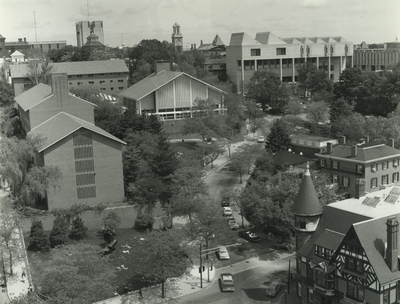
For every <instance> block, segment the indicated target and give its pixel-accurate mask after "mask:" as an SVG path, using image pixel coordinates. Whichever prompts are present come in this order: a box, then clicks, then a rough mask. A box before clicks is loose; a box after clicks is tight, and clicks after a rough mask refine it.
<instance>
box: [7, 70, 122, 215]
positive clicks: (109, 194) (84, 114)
mask: <svg viewBox="0 0 400 304" xmlns="http://www.w3.org/2000/svg"><path fill="white" fill-rule="evenodd" d="M51 82H52V84H51V86H49V85H45V84H38V85H36V86H35V87H33V88H31V89H30V90H28V91H26V92H24V93H22V94H20V95H19V96H17V97H16V98H15V101H16V103H17V105H18V111H19V115H20V118H21V124H22V127H23V129H24V130H25V131H26V132H27V134H28V136H40V137H42V138H43V141H42V142H41V144H40V146H38V147H37V153H36V155H35V158H34V163H35V164H36V165H37V166H43V165H46V166H56V167H58V168H59V169H60V171H61V173H62V178H61V180H60V181H59V183H58V186H56V187H50V188H48V189H47V193H46V197H45V198H44V199H43V200H38V201H37V202H36V203H37V204H38V205H39V206H40V207H42V208H45V209H49V210H53V209H55V208H63V209H68V208H70V207H71V206H73V205H75V204H78V203H85V204H89V205H91V206H95V205H98V204H101V203H103V204H104V203H109V202H120V201H122V200H123V198H124V184H123V173H122V146H123V145H125V143H124V142H123V141H121V140H119V139H118V138H116V137H115V136H113V135H111V134H109V133H107V132H106V131H104V130H103V129H101V128H99V127H97V126H95V125H94V108H95V107H96V105H94V104H92V103H90V102H88V101H85V100H83V99H81V98H78V97H75V96H73V95H71V94H70V93H69V91H68V77H67V74H65V73H61V74H56V73H53V74H52V79H51Z"/></svg>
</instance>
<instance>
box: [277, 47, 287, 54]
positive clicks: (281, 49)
mask: <svg viewBox="0 0 400 304" xmlns="http://www.w3.org/2000/svg"><path fill="white" fill-rule="evenodd" d="M276 55H286V48H277V49H276Z"/></svg>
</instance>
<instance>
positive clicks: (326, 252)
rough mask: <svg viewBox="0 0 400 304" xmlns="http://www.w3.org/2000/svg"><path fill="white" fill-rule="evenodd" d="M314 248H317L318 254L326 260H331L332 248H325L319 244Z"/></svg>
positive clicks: (316, 253)
mask: <svg viewBox="0 0 400 304" xmlns="http://www.w3.org/2000/svg"><path fill="white" fill-rule="evenodd" d="M314 250H315V255H316V256H319V257H321V258H324V259H325V260H329V259H330V258H331V257H332V255H333V250H330V249H327V248H324V247H321V246H318V245H315V248H314Z"/></svg>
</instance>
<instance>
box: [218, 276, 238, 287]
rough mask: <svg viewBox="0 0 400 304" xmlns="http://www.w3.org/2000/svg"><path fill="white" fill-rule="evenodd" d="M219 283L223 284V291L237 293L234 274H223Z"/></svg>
mask: <svg viewBox="0 0 400 304" xmlns="http://www.w3.org/2000/svg"><path fill="white" fill-rule="evenodd" d="M219 282H220V284H221V291H235V283H234V282H233V277H232V274H230V273H221V277H220V278H219Z"/></svg>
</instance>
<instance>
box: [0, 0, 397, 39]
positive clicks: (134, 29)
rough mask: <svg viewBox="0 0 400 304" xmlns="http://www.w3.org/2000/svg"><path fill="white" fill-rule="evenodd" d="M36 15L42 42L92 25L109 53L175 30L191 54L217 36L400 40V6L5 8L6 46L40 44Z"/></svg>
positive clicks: (197, 1)
mask: <svg viewBox="0 0 400 304" xmlns="http://www.w3.org/2000/svg"><path fill="white" fill-rule="evenodd" d="M87 3H89V13H90V17H89V18H88V10H87ZM34 11H35V14H36V31H37V40H38V41H48V40H67V44H72V45H76V36H75V22H77V21H87V20H90V21H94V20H102V21H103V22H104V39H105V44H108V45H110V46H117V45H121V43H122V41H123V42H124V44H125V45H133V44H137V43H139V42H140V41H141V40H142V39H158V40H161V41H162V40H167V41H171V34H172V25H173V24H174V23H175V22H177V23H178V24H179V25H180V26H181V32H182V33H183V41H184V44H185V45H186V46H187V45H189V46H190V44H192V43H196V44H197V46H199V44H200V40H203V41H204V42H205V43H207V42H208V43H210V42H211V41H212V40H213V39H214V37H215V35H216V34H218V35H220V37H221V39H222V41H223V42H224V43H225V44H226V45H229V41H230V36H231V34H232V33H235V32H245V33H247V34H248V35H250V36H251V37H255V34H256V33H257V32H267V31H270V32H272V33H274V34H275V35H277V36H279V37H304V36H305V37H314V36H343V37H344V38H345V39H347V40H348V41H353V42H354V43H360V42H362V41H366V42H367V43H382V42H389V41H395V37H396V36H398V37H399V39H400V18H399V16H400V0H380V1H376V0H374V1H372V0H246V1H245V0H111V1H110V0H107V1H106V0H89V1H87V0H0V34H1V35H2V36H4V37H5V38H6V42H7V41H16V40H18V38H24V37H26V39H27V40H28V41H35V39H36V38H35V27H34V17H33V12H34ZM122 39H123V40H122Z"/></svg>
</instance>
